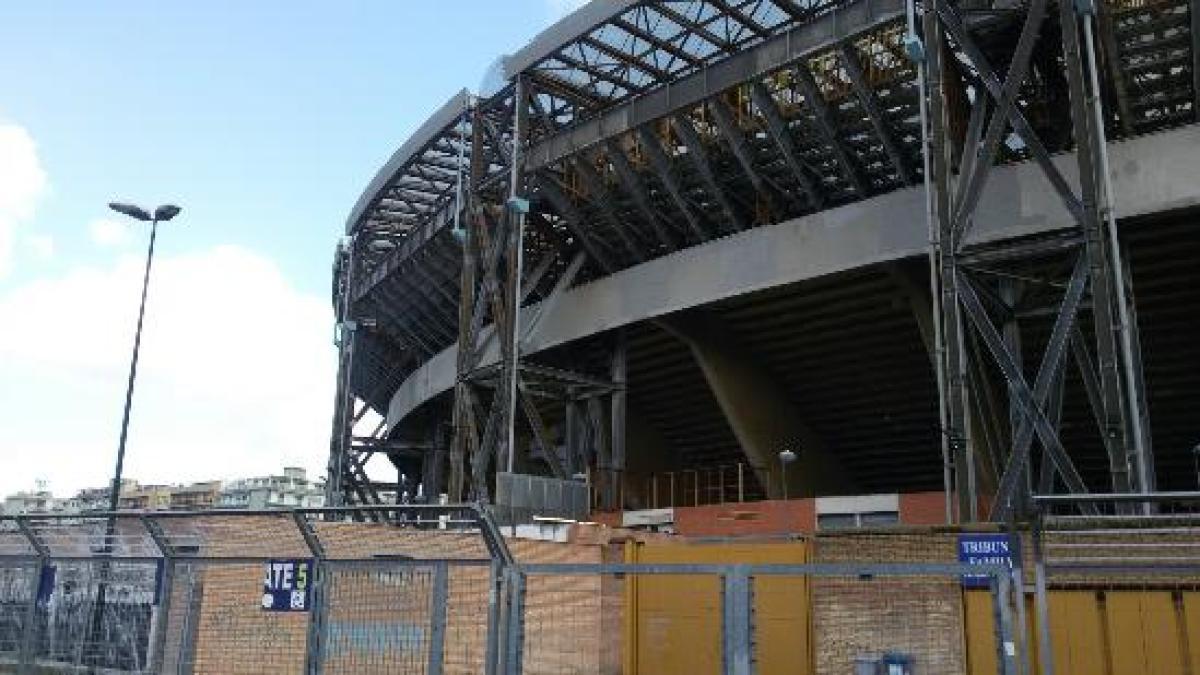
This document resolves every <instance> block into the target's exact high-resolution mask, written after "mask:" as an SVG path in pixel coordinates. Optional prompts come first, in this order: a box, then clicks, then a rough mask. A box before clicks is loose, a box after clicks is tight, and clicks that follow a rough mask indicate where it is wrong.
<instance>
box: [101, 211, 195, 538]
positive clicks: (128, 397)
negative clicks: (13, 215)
mask: <svg viewBox="0 0 1200 675" xmlns="http://www.w3.org/2000/svg"><path fill="white" fill-rule="evenodd" d="M108 208H110V209H112V210H113V211H116V212H117V213H120V214H123V215H126V216H129V217H130V218H133V219H135V220H140V221H142V222H146V221H150V248H149V250H148V251H147V252H146V272H145V274H143V276H142V303H141V305H140V306H139V307H138V320H137V331H136V332H135V333H134V335H133V358H132V359H131V360H130V363H129V382H128V383H127V384H126V386H125V411H124V413H122V415H121V439H120V440H119V441H118V442H117V468H116V470H115V471H114V472H113V482H112V489H111V490H110V492H109V495H108V510H109V511H116V510H117V506H118V505H119V503H120V497H121V471H122V469H123V468H124V465H125V439H126V437H127V436H128V434H129V408H130V406H131V405H132V404H133V380H134V378H135V377H136V376H137V364H138V351H139V350H140V349H141V346H142V320H143V319H144V318H145V316H146V288H147V286H149V284H150V263H151V261H152V260H153V259H154V239H155V237H156V236H157V235H158V224H159V223H160V222H164V223H165V222H167V221H168V220H170V219H172V218H174V217H175V216H177V215H179V211H180V208H179V207H178V206H175V205H174V204H163V205H162V206H160V207H158V208H157V209H154V214H153V215H151V214H150V213H149V212H148V211H146V209H143V208H142V207H140V206H136V205H134V204H125V203H121V202H111V203H109V205H108ZM109 529H112V528H111V522H110V528H109ZM109 536H110V537H111V536H112V533H111V532H110V533H109ZM106 547H107V542H106Z"/></svg>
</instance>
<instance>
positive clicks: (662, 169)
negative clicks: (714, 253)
mask: <svg viewBox="0 0 1200 675" xmlns="http://www.w3.org/2000/svg"><path fill="white" fill-rule="evenodd" d="M637 135H638V140H639V141H641V146H642V149H643V150H645V152H646V156H647V157H648V158H649V159H650V164H651V165H652V166H653V168H654V172H655V174H656V175H657V176H658V180H659V182H661V183H662V184H663V187H665V188H666V189H667V193H668V194H670V195H671V199H673V200H675V206H676V207H677V208H678V209H679V211H680V212H681V213H682V214H683V217H684V219H685V220H687V224H688V227H690V228H691V230H692V234H693V235H695V237H696V240H697V241H701V242H704V241H708V240H709V239H710V238H711V235H710V234H709V232H708V228H707V226H705V225H704V223H702V222H701V221H700V218H699V217H697V215H696V213H695V212H694V211H693V209H692V206H691V204H690V203H689V202H688V200H687V198H686V197H684V191H683V188H682V186H681V185H680V184H679V179H677V178H676V177H675V173H674V169H673V168H672V167H671V160H670V159H668V158H667V154H666V152H665V151H663V148H662V144H660V143H659V141H658V137H657V136H656V135H655V134H654V132H653V131H651V130H649V129H647V128H645V127H641V128H639V129H638V130H637Z"/></svg>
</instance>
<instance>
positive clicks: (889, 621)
mask: <svg viewBox="0 0 1200 675" xmlns="http://www.w3.org/2000/svg"><path fill="white" fill-rule="evenodd" d="M956 558H957V548H956V543H955V538H954V535H952V534H939V533H934V532H918V533H905V532H897V533H887V534H864V533H848V534H826V535H818V536H817V537H815V540H814V549H813V559H814V561H815V562H881V563H882V562H887V563H899V562H939V563H946V562H952V561H954V560H956ZM812 616H813V635H814V640H813V642H814V645H815V653H814V662H815V666H816V671H815V672H816V673H817V674H818V675H824V674H829V675H833V674H834V673H837V674H839V675H841V674H843V673H849V672H853V664H854V659H855V658H856V657H860V656H872V657H878V656H879V655H880V654H881V653H883V652H888V651H894V652H902V653H905V654H909V655H911V656H913V657H915V659H916V672H919V673H921V674H922V675H956V674H958V673H962V672H964V671H965V667H966V665H965V661H964V657H963V653H964V649H963V644H964V636H963V613H962V590H961V587H960V581H959V579H958V578H956V577H947V578H929V577H915V576H914V577H875V578H869V579H862V578H855V577H816V578H814V579H813V581H812Z"/></svg>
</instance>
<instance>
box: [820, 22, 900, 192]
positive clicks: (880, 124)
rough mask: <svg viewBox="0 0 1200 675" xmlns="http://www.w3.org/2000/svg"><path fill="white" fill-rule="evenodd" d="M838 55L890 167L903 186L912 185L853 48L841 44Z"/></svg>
mask: <svg viewBox="0 0 1200 675" xmlns="http://www.w3.org/2000/svg"><path fill="white" fill-rule="evenodd" d="M838 53H839V54H840V55H841V57H842V63H843V64H845V66H846V74H847V75H849V76H850V82H851V83H852V84H853V85H854V93H855V94H857V95H858V101H859V103H860V104H861V105H862V108H863V111H864V112H866V113H867V117H868V119H869V120H870V122H871V126H872V127H873V128H874V129H875V134H876V135H877V136H878V137H879V141H880V143H881V144H882V145H883V149H884V151H885V152H887V156H888V159H889V160H891V162H892V167H893V168H895V170H896V174H897V175H899V176H900V180H901V181H903V182H904V184H905V185H912V183H913V173H912V170H911V169H910V168H909V166H908V162H907V161H905V159H904V155H903V154H901V152H900V146H899V144H898V143H897V142H896V139H895V136H894V135H893V134H892V130H891V129H890V128H889V126H888V122H887V119H886V118H885V117H884V111H883V108H882V107H881V106H880V105H879V99H878V98H876V96H875V92H874V91H872V90H871V88H870V87H869V86H868V85H867V80H866V76H865V75H864V74H863V69H862V63H861V62H860V61H859V58H858V55H857V54H856V53H855V48H854V47H853V46H852V45H850V44H847V43H845V42H843V43H842V44H840V45H839V46H838Z"/></svg>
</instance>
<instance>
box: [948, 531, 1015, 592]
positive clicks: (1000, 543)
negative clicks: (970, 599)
mask: <svg viewBox="0 0 1200 675" xmlns="http://www.w3.org/2000/svg"><path fill="white" fill-rule="evenodd" d="M1013 543H1014V540H1013V539H1011V538H1009V536H1008V535H1007V534H960V535H958V562H960V563H962V564H964V565H993V566H999V565H1002V566H1004V567H1007V568H1009V569H1012V567H1013V557H1014V556H1018V555H1020V551H1019V550H1017V547H1016V546H1014V545H1013ZM962 584H963V586H966V587H968V588H982V587H986V586H987V585H988V577H987V575H986V574H964V575H963V578H962Z"/></svg>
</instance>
